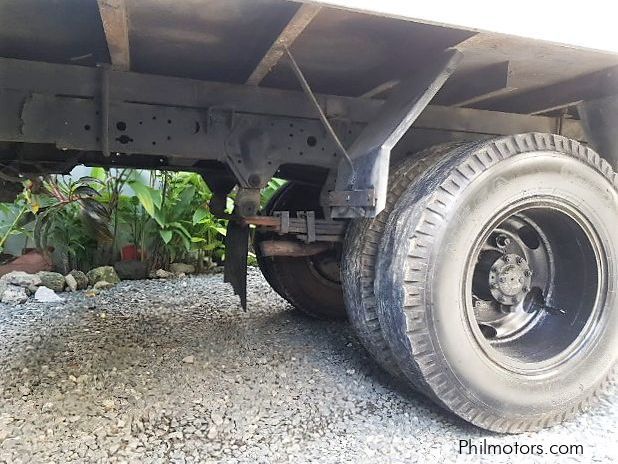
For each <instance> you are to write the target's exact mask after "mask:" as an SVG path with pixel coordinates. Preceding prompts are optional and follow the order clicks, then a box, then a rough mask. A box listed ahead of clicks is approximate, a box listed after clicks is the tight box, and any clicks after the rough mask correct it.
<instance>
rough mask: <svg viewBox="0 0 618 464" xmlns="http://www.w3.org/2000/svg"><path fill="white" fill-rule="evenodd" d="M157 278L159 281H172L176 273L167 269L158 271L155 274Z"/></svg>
mask: <svg viewBox="0 0 618 464" xmlns="http://www.w3.org/2000/svg"><path fill="white" fill-rule="evenodd" d="M155 277H156V278H157V279H171V278H172V277H174V273H172V272H168V271H166V270H165V269H157V271H156V272H155Z"/></svg>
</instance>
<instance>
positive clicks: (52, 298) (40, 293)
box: [34, 287, 64, 303]
mask: <svg viewBox="0 0 618 464" xmlns="http://www.w3.org/2000/svg"><path fill="white" fill-rule="evenodd" d="M34 299H35V300H36V301H38V302H39V303H61V302H63V301H64V300H63V299H62V298H60V297H59V296H58V295H56V292H54V291H53V290H52V289H51V288H47V287H39V288H37V290H36V292H35V293H34Z"/></svg>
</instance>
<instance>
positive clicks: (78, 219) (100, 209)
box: [28, 176, 114, 270]
mask: <svg viewBox="0 0 618 464" xmlns="http://www.w3.org/2000/svg"><path fill="white" fill-rule="evenodd" d="M95 186H100V181H99V180H97V179H94V178H92V177H82V178H81V179H79V180H72V179H68V178H65V177H63V176H51V177H47V178H45V179H44V180H43V183H42V191H43V192H44V193H41V194H38V195H30V196H29V197H28V201H29V205H30V208H31V210H32V211H33V212H34V213H35V216H36V219H35V224H34V230H33V236H34V242H35V245H36V247H37V248H38V249H39V250H42V251H47V250H48V249H49V246H50V245H53V246H54V248H56V249H58V250H59V252H60V253H61V254H62V255H63V256H64V258H63V261H64V263H63V264H64V265H63V267H65V266H66V267H67V268H69V267H75V268H79V267H84V266H85V265H86V264H90V262H92V257H93V252H94V250H96V248H97V245H100V244H106V245H107V244H110V243H112V242H113V237H114V234H113V232H112V231H111V230H110V228H109V222H110V211H109V209H108V208H107V207H106V206H105V205H104V204H103V203H101V201H100V196H101V195H100V193H99V191H98V190H97V189H96V188H95ZM63 270H67V269H63ZM68 270H70V269H68Z"/></svg>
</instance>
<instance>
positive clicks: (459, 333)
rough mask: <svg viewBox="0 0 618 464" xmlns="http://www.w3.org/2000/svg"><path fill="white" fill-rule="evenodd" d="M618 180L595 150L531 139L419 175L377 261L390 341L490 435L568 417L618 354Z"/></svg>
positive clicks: (450, 404) (414, 370)
mask: <svg viewBox="0 0 618 464" xmlns="http://www.w3.org/2000/svg"><path fill="white" fill-rule="evenodd" d="M617 229H618V181H617V179H616V175H615V174H614V173H613V172H612V170H611V168H610V166H609V164H608V163H606V162H605V161H603V160H602V159H601V158H600V157H599V156H598V155H597V154H596V153H594V152H593V151H592V150H590V149H588V148H586V147H584V146H582V145H580V144H579V143H577V142H575V141H571V140H568V139H565V138H563V137H559V136H552V135H545V134H525V135H521V136H513V137H504V138H501V139H495V140H492V141H486V142H480V143H479V142H476V143H472V144H467V145H464V146H462V147H459V148H456V149H454V150H453V151H451V152H450V153H449V154H448V155H447V156H442V157H439V159H436V160H435V162H434V163H433V165H432V166H431V167H429V168H428V169H426V170H425V172H423V173H422V174H421V175H418V176H416V177H415V178H414V179H413V180H412V181H411V182H410V185H409V186H408V187H407V188H406V191H405V193H403V194H402V195H401V196H400V198H399V199H398V200H397V201H396V203H395V205H394V207H393V208H392V212H391V213H390V214H389V216H388V218H387V220H386V223H385V225H384V233H383V236H382V237H381V239H380V241H379V243H376V244H375V247H376V248H377V249H378V252H377V257H376V262H375V269H376V270H375V278H374V283H373V287H374V293H375V301H376V309H377V311H376V312H377V316H378V323H379V328H380V333H381V334H382V336H383V337H384V341H385V344H386V346H387V347H388V348H389V350H390V354H391V355H392V358H393V359H394V362H395V364H396V366H397V367H398V369H399V371H400V372H401V374H402V376H403V377H404V378H405V379H407V380H408V381H409V383H410V384H411V385H412V386H413V387H414V388H416V389H417V390H419V391H421V392H423V393H425V394H426V395H427V396H429V397H431V398H433V399H434V400H436V401H437V402H438V403H439V404H441V405H442V406H443V407H445V408H446V409H448V410H450V411H452V412H454V413H455V414H457V415H459V416H461V417H462V418H464V419H466V420H468V421H469V422H472V423H473V424H476V425H478V426H480V427H483V428H486V429H489V430H494V431H499V432H523V431H527V430H535V429H539V428H542V427H546V426H549V425H552V424H555V423H558V422H561V421H563V420H565V419H566V418H568V417H569V416H571V415H573V414H574V413H576V412H577V411H579V410H582V409H584V408H585V407H587V406H588V405H589V404H590V403H591V402H592V401H594V399H596V398H597V397H598V396H599V394H601V393H602V392H603V391H604V390H605V389H606V388H607V386H608V384H609V382H610V380H611V378H612V376H613V373H614V366H615V364H616V360H617V353H618V307H617V306H618V302H617V297H616V282H617V281H618V270H617V265H618V244H617V243H616V241H615V239H614V236H613V234H615V230H617Z"/></svg>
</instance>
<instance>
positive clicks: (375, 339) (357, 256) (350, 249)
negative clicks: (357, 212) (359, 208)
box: [341, 143, 461, 378]
mask: <svg viewBox="0 0 618 464" xmlns="http://www.w3.org/2000/svg"><path fill="white" fill-rule="evenodd" d="M459 145H461V143H449V144H443V145H437V146H434V147H431V148H428V149H426V150H423V151H422V152H420V153H417V154H414V155H413V156H410V157H408V158H405V159H403V160H402V161H401V162H399V163H398V164H397V165H396V166H395V167H393V168H392V169H391V174H390V176H389V181H388V195H387V197H386V206H385V208H384V210H382V212H381V213H380V214H379V215H378V216H377V217H376V218H372V219H357V220H354V221H352V223H351V224H350V226H349V227H348V231H347V234H346V239H345V243H344V247H343V260H342V264H341V276H342V279H343V293H344V298H345V304H346V309H347V312H348V319H349V320H350V323H351V324H352V327H353V328H354V330H355V332H356V335H357V336H358V338H359V340H360V342H361V343H362V345H363V346H364V347H365V349H366V350H367V351H368V352H369V354H370V355H371V356H372V357H373V359H374V360H375V361H376V362H377V363H378V364H379V365H380V366H381V367H382V368H383V369H384V370H385V371H387V372H388V373H389V374H391V375H392V376H394V377H397V378H398V377H400V376H401V370H400V369H399V367H398V366H397V361H396V359H395V357H394V356H393V354H392V353H391V349H390V347H389V346H388V344H387V343H386V339H385V338H384V334H383V333H382V327H381V326H380V321H379V319H378V313H377V307H376V299H375V294H374V281H375V271H376V269H375V263H376V258H377V255H378V250H379V248H380V242H381V240H382V235H383V234H384V227H385V225H386V222H387V220H388V217H389V216H390V214H391V212H392V211H393V208H394V206H395V203H396V202H397V200H399V198H400V197H401V195H402V194H403V193H404V192H405V191H406V189H407V187H408V186H409V185H410V184H411V183H413V182H414V181H415V180H416V178H417V177H418V176H420V175H421V174H422V173H423V172H425V170H427V169H428V168H429V167H430V166H432V165H434V164H435V163H437V161H438V160H439V159H440V158H442V157H444V156H445V155H447V154H448V153H449V152H451V151H452V150H453V149H454V148H455V147H457V146H459Z"/></svg>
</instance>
